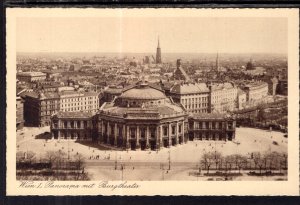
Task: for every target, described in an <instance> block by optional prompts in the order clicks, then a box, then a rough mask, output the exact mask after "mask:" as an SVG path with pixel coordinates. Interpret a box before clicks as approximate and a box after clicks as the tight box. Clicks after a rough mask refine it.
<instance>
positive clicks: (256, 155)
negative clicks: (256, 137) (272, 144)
mask: <svg viewBox="0 0 300 205" xmlns="http://www.w3.org/2000/svg"><path fill="white" fill-rule="evenodd" d="M253 161H254V164H255V168H257V167H258V168H259V174H261V172H262V169H263V167H266V157H264V156H263V155H262V154H261V153H260V152H253Z"/></svg>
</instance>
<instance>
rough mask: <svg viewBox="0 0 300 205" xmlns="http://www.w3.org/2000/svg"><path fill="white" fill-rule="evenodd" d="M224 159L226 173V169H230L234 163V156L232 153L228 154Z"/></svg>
mask: <svg viewBox="0 0 300 205" xmlns="http://www.w3.org/2000/svg"><path fill="white" fill-rule="evenodd" d="M224 161H225V170H226V173H227V171H229V173H230V171H231V169H232V166H233V165H234V163H235V158H234V155H228V156H226V157H225V158H224Z"/></svg>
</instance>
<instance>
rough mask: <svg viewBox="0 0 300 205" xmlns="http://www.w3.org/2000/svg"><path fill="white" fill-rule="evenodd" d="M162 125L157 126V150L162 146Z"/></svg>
mask: <svg viewBox="0 0 300 205" xmlns="http://www.w3.org/2000/svg"><path fill="white" fill-rule="evenodd" d="M160 129H161V125H159V126H156V136H155V138H156V150H159V148H160V140H161V130H160Z"/></svg>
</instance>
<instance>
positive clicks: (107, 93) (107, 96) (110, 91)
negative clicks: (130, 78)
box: [100, 85, 123, 105]
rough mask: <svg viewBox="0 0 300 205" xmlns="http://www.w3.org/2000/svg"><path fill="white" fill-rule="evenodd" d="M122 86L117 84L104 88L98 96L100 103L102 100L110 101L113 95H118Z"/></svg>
mask: <svg viewBox="0 0 300 205" xmlns="http://www.w3.org/2000/svg"><path fill="white" fill-rule="evenodd" d="M122 91H123V87H118V86H113V85H111V86H109V87H107V88H106V89H104V91H103V93H102V96H101V98H100V105H102V104H103V103H104V102H111V101H113V100H114V98H115V97H118V96H120V95H121V94H122Z"/></svg>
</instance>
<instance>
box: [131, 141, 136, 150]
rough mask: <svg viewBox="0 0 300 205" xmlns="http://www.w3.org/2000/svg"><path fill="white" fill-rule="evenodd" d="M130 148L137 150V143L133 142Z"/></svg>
mask: <svg viewBox="0 0 300 205" xmlns="http://www.w3.org/2000/svg"><path fill="white" fill-rule="evenodd" d="M130 148H131V150H135V149H136V142H135V141H131V142H130Z"/></svg>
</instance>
